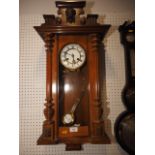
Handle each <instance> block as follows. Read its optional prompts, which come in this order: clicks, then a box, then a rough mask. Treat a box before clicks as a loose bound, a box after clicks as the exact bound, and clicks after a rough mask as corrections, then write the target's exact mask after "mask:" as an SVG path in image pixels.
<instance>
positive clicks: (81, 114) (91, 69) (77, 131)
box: [34, 1, 110, 150]
mask: <svg viewBox="0 0 155 155" xmlns="http://www.w3.org/2000/svg"><path fill="white" fill-rule="evenodd" d="M84 6H85V1H80V2H73V1H72V2H64V1H56V7H57V8H58V16H57V17H56V16H55V15H43V17H44V20H45V23H43V24H42V25H41V26H34V28H35V30H36V31H37V32H38V34H39V35H40V36H41V38H42V39H43V41H44V42H45V47H46V103H45V109H44V115H45V118H46V119H45V121H44V122H43V132H42V135H41V136H40V138H39V139H38V141H37V144H39V145H42V144H57V143H65V144H66V150H81V149H82V148H81V144H83V143H94V144H106V143H110V140H109V138H108V136H107V135H106V133H105V127H104V120H103V119H102V113H103V109H102V104H101V98H100V93H101V92H100V83H99V81H100V79H99V74H100V68H99V64H100V62H99V57H100V52H101V51H99V47H100V45H101V42H102V39H103V38H104V36H105V34H106V33H107V31H108V29H109V28H110V25H100V24H98V23H97V18H98V15H96V14H89V15H87V17H85V16H82V15H83V14H84V10H83V7H84ZM70 43H77V44H79V45H80V46H81V47H82V48H83V49H85V52H86V62H85V63H84V65H83V66H82V67H80V68H79V69H78V70H76V71H70V70H68V69H66V68H65V67H63V66H62V65H61V63H60V58H59V56H60V52H61V50H62V48H63V47H64V46H65V45H67V44H70ZM84 83H85V84H84ZM83 85H86V93H85V95H84V97H83V99H82V101H81V103H80V104H79V106H78V108H77V110H76V113H75V117H76V122H75V124H74V126H66V125H64V124H63V123H62V116H63V115H64V114H65V113H67V112H68V109H70V108H71V106H72V104H73V102H74V100H75V98H76V97H77V96H79V94H80V92H81V87H82V86H83ZM68 88H69V89H68ZM76 124H80V125H79V126H78V127H76V126H75V125H76Z"/></svg>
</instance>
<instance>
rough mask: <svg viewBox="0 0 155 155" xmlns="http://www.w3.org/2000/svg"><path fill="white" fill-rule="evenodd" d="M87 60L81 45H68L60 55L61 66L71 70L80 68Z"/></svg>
mask: <svg viewBox="0 0 155 155" xmlns="http://www.w3.org/2000/svg"><path fill="white" fill-rule="evenodd" d="M85 60H86V53H85V50H84V49H83V48H82V47H81V46H80V45H79V44H75V43H72V44H67V45H66V46H65V47H64V48H63V49H62V50H61V53H60V62H61V64H62V65H63V66H64V67H66V68H68V69H71V70H75V69H78V68H80V67H81V66H82V65H83V64H84V62H85Z"/></svg>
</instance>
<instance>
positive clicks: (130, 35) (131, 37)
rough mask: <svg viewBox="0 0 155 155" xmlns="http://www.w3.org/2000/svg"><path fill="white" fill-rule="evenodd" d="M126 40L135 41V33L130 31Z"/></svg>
mask: <svg viewBox="0 0 155 155" xmlns="http://www.w3.org/2000/svg"><path fill="white" fill-rule="evenodd" d="M126 40H127V41H128V42H134V41H135V36H134V34H133V33H128V34H127V35H126Z"/></svg>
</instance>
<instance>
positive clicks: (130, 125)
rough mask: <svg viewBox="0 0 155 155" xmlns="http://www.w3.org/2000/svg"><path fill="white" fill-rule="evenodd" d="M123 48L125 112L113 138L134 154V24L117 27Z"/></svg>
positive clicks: (121, 115)
mask: <svg viewBox="0 0 155 155" xmlns="http://www.w3.org/2000/svg"><path fill="white" fill-rule="evenodd" d="M119 31H120V36H121V43H122V44H123V46H124V53H125V66H126V85H125V87H124V89H123V93H122V98H123V103H124V105H125V106H126V109H127V111H124V112H122V113H121V114H120V115H119V116H118V118H117V119H116V122H115V127H114V129H115V130H114V131H115V136H116V139H117V142H118V143H119V144H120V146H121V147H122V148H123V149H124V150H125V151H127V152H128V153H129V154H131V155H134V154H135V23H134V22H132V23H131V22H125V23H124V24H123V25H121V26H120V27H119Z"/></svg>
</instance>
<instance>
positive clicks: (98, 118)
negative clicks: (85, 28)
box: [88, 33, 110, 144]
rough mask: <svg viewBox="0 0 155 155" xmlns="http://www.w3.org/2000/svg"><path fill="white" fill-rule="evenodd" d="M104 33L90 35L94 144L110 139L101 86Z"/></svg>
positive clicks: (92, 133)
mask: <svg viewBox="0 0 155 155" xmlns="http://www.w3.org/2000/svg"><path fill="white" fill-rule="evenodd" d="M103 37H104V35H103V34H102V33H91V34H89V35H88V51H89V62H88V65H89V67H88V68H89V99H90V109H89V111H90V128H91V138H90V141H91V143H94V144H109V143H110V139H109V137H108V136H107V134H106V132H105V126H104V120H103V109H102V104H104V103H103V102H102V101H101V86H100V84H101V83H100V80H101V79H100V77H101V76H100V74H101V72H100V69H101V68H100V60H101V55H102V54H101V53H100V52H104V51H100V47H101V45H102V39H103Z"/></svg>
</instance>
